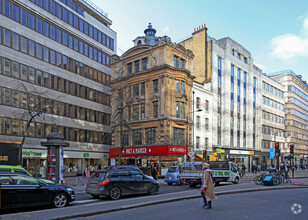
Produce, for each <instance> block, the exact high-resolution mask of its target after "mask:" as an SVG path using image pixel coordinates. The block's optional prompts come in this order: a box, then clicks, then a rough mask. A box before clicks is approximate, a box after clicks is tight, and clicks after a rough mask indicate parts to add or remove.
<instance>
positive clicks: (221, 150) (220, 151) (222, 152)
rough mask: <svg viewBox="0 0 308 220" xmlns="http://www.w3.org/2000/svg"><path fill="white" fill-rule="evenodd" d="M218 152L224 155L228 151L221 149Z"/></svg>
mask: <svg viewBox="0 0 308 220" xmlns="http://www.w3.org/2000/svg"><path fill="white" fill-rule="evenodd" d="M217 152H218V153H219V154H224V153H225V152H226V151H225V149H221V148H219V149H218V150H217Z"/></svg>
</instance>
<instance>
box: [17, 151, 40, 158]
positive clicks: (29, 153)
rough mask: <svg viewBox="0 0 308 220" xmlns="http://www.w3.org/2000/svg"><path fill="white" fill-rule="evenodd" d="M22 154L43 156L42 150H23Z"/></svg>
mask: <svg viewBox="0 0 308 220" xmlns="http://www.w3.org/2000/svg"><path fill="white" fill-rule="evenodd" d="M22 155H23V156H27V157H31V156H33V157H41V156H42V155H43V153H42V152H35V151H24V150H23V151H22Z"/></svg>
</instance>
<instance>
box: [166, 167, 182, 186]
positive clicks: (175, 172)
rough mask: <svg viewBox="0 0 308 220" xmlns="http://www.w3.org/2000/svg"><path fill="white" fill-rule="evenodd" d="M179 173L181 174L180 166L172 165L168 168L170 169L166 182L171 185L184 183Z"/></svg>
mask: <svg viewBox="0 0 308 220" xmlns="http://www.w3.org/2000/svg"><path fill="white" fill-rule="evenodd" d="M179 175H180V167H179V166H171V167H169V168H168V171H167V173H166V175H165V178H164V182H166V183H167V184H168V185H169V186H171V185H172V184H173V183H175V184H182V181H181V179H180V177H179Z"/></svg>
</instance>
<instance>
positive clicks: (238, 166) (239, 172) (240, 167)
mask: <svg viewBox="0 0 308 220" xmlns="http://www.w3.org/2000/svg"><path fill="white" fill-rule="evenodd" d="M236 168H237V172H238V175H240V177H241V179H242V166H240V164H239V163H238V164H237V166H236Z"/></svg>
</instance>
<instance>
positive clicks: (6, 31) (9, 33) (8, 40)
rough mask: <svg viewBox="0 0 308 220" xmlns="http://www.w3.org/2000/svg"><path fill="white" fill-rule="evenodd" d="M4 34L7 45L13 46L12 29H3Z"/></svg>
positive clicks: (4, 41)
mask: <svg viewBox="0 0 308 220" xmlns="http://www.w3.org/2000/svg"><path fill="white" fill-rule="evenodd" d="M3 30H4V34H3V43H4V45H5V46H8V47H11V31H9V30H7V29H3Z"/></svg>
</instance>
